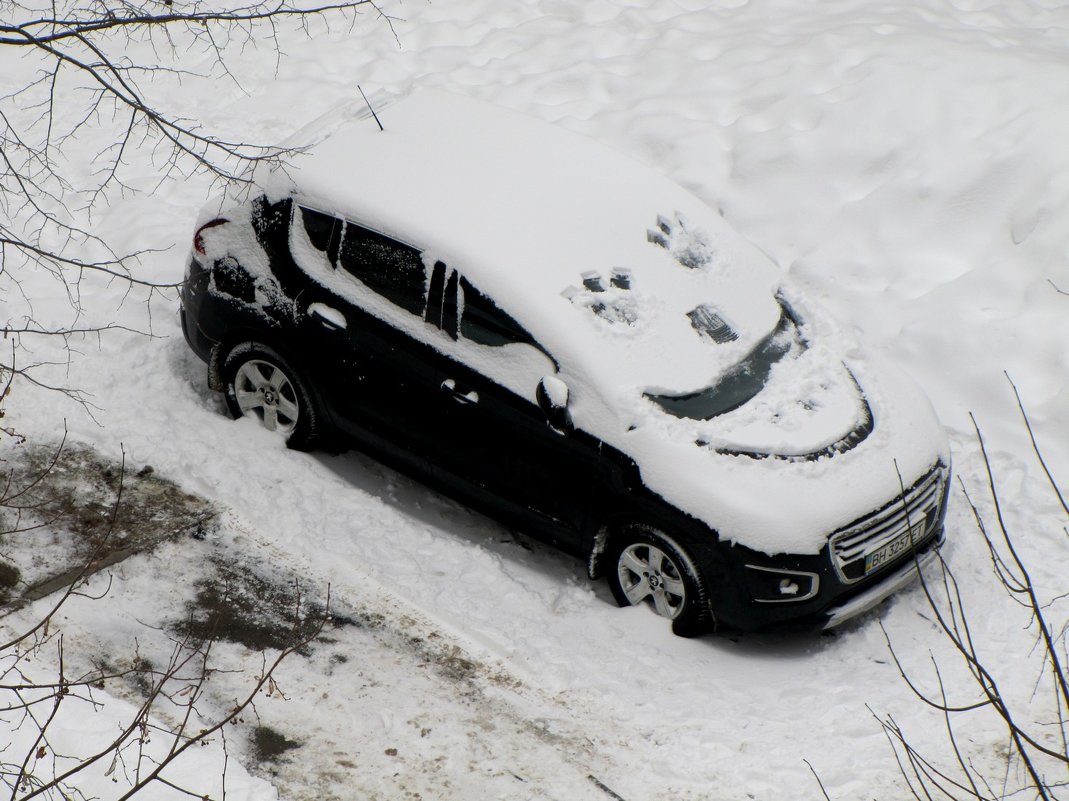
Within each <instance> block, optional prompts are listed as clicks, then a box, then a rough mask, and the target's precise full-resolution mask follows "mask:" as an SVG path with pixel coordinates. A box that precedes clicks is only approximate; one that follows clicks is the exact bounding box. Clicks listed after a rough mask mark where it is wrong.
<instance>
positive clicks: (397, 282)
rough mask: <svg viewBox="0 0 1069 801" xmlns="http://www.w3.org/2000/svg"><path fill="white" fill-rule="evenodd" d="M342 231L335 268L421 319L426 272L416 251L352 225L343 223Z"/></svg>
mask: <svg viewBox="0 0 1069 801" xmlns="http://www.w3.org/2000/svg"><path fill="white" fill-rule="evenodd" d="M344 229H345V230H344V231H343V233H342V237H341V248H340V251H339V254H338V266H339V267H341V268H342V269H343V270H345V271H346V272H348V273H350V274H352V275H354V276H356V277H357V278H359V279H360V280H361V281H362V282H363V283H364V284H365V285H366V286H369V287H370V288H371V289H373V290H375V292H377V293H379V294H380V295H382V296H383V297H384V298H386V299H387V300H389V301H392V302H393V303H395V304H397V305H398V306H400V307H401V308H402V309H406V310H408V311H410V312H412V313H413V314H418V315H420V316H422V315H423V286H424V274H425V272H426V271H425V269H424V267H423V259H422V258H421V257H420V254H419V251H418V250H416V249H415V248H413V247H410V246H408V245H403V244H401V243H400V242H398V241H396V240H394V239H390V238H389V237H387V236H383V235H382V234H377V233H375V232H374V231H369V230H368V229H366V228H361V227H360V226H358V225H353V224H352V223H345V224H344ZM309 236H311V233H309ZM328 255H329V254H328Z"/></svg>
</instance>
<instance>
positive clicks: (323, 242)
mask: <svg viewBox="0 0 1069 801" xmlns="http://www.w3.org/2000/svg"><path fill="white" fill-rule="evenodd" d="M300 209H301V219H302V220H303V221H304V230H305V233H307V234H308V241H309V242H311V243H312V247H314V248H316V249H317V250H322V251H324V252H325V251H326V249H327V248H328V247H329V246H330V239H331V234H332V233H334V226H335V225H337V224H338V218H337V217H334V216H332V215H330V214H324V213H323V212H321V211H316V210H314V209H308V208H305V207H304V206H301V207H300Z"/></svg>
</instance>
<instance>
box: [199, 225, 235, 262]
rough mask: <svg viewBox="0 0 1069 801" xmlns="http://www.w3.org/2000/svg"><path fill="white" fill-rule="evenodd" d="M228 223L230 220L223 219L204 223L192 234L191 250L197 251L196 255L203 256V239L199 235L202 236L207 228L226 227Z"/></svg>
mask: <svg viewBox="0 0 1069 801" xmlns="http://www.w3.org/2000/svg"><path fill="white" fill-rule="evenodd" d="M228 222H230V220H228V219H226V218H225V217H216V218H215V219H214V220H212V221H211V222H206V223H204V225H202V226H201V227H200V228H198V229H197V232H196V233H195V234H193V249H194V250H195V251H197V253H199V254H200V255H201V256H203V255H204V237H203V236H201V234H203V233H204V232H205V231H206V230H208V229H209V228H215V227H216V226H217V225H226V223H228Z"/></svg>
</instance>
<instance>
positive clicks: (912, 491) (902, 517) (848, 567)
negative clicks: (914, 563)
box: [831, 464, 946, 584]
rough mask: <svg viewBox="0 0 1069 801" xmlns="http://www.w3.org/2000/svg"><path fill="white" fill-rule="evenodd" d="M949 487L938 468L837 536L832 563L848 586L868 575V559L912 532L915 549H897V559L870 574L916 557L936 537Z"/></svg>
mask: <svg viewBox="0 0 1069 801" xmlns="http://www.w3.org/2000/svg"><path fill="white" fill-rule="evenodd" d="M945 483H946V469H945V468H944V466H943V465H942V464H937V465H936V466H935V467H933V468H932V469H931V470H930V471H929V472H928V473H926V474H925V475H924V476H922V477H921V478H920V480H918V481H917V482H916V483H915V484H914V485H913V486H911V487H909V488H908V489H907V490H906V492H905V494H904V495H900V496H899V497H897V498H895V499H894V500H893V501H891V502H890V503H888V504H887V505H886V506H884V507H882V508H881V509H877V510H876V511H875V512H872V513H871V514H868V515H866V516H865V517H862V518H861V519H860V520H856V521H854V522H853V523H851V524H850V525H849V526H847V527H846V528H844V529H842V530H840V531H838V532H836V533H835V534H833V535H832V537H831V555H832V563H833V564H834V565H835V569H836V571H837V572H838V573H839V577H840V578H841V579H842V580H843V581H845V582H847V583H848V584H852V583H853V582H855V581H860V580H861V579H863V578H864V577H865V576H866V575H867V574H866V564H867V562H868V557H870V556H873V555H876V554H877V552H878V551H880V549H881V548H883V547H885V546H887V545H890V544H891V543H893V542H895V541H896V540H898V539H899V538H900V537H903V536H905V535H907V534H908V532H909V531H910V529H911V528H912V529H913V532H914V533H913V541H912V547H905V549H904V550H902V551H901V552H898V551H897V549H894V550H895V553H894V555H893V557H892V558H889V559H888V560H887V561H881V562H880V563H879V564H878V565H872V566H871V567H870V569H869V570H868V573H869V574H871V573H874V572H877V571H879V570H881V569H882V568H883V567H885V566H889V565H891V564H893V563H895V562H898V561H899V559H900V557H901V556H904V555H905V554H907V553H912V552H913V551H914V550H915V549H916V548H918V547H920V546H921V545H923V544H925V543H926V542H927V541H928V540H929V539H930V538H931V537H933V536H935V534H936V527H937V526H938V524H939V505H940V503H941V502H942V500H943V486H944V484H945ZM903 545H905V544H904V543H903Z"/></svg>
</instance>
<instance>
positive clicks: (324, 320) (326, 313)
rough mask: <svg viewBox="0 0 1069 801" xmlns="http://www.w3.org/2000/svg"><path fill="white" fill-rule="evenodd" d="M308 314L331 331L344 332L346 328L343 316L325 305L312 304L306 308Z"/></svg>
mask: <svg viewBox="0 0 1069 801" xmlns="http://www.w3.org/2000/svg"><path fill="white" fill-rule="evenodd" d="M308 313H309V314H310V315H311V316H312V317H315V318H316V319H317V320H319V322H320V323H321V324H322V326H323V327H324V328H329V329H330V330H331V331H344V330H345V329H346V328H347V327H348V324H347V323H346V321H345V315H344V314H342V313H341V312H340V311H338V310H337V309H335V308H333V307H331V306H328V305H327V304H325V303H312V304H311V305H309V306H308Z"/></svg>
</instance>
